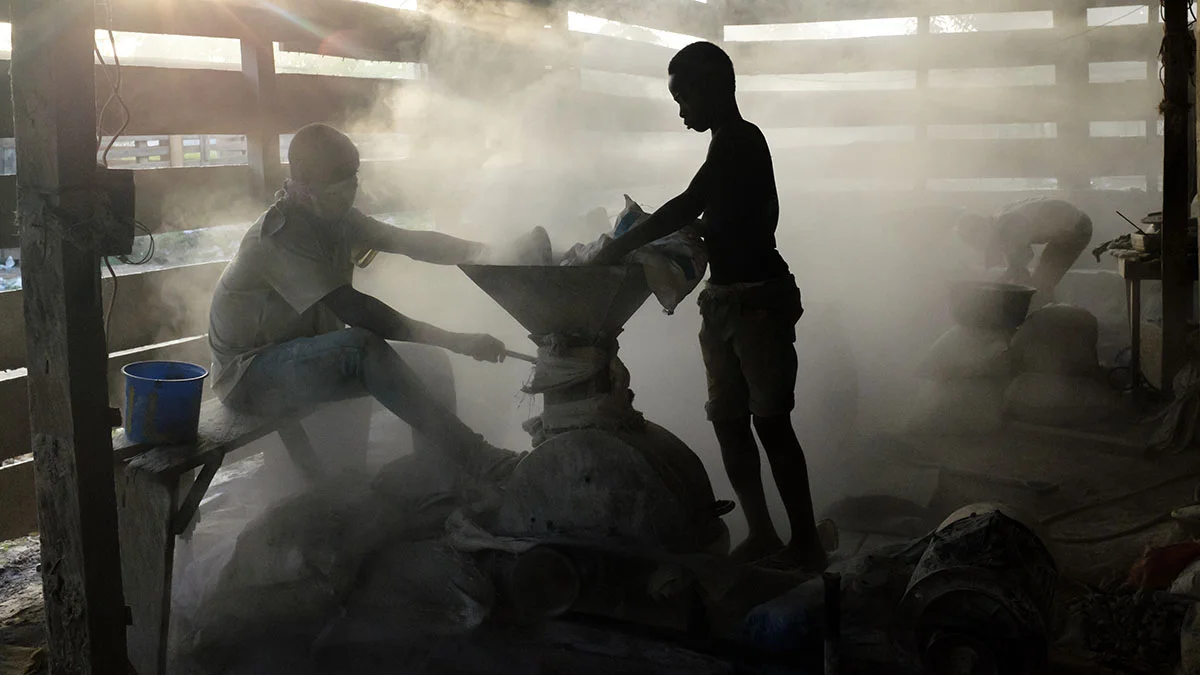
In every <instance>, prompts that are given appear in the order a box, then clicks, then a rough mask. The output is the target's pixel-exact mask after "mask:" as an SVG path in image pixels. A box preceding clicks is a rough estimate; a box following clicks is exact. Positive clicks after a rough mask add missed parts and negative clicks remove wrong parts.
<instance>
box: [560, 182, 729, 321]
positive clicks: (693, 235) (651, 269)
mask: <svg viewBox="0 0 1200 675" xmlns="http://www.w3.org/2000/svg"><path fill="white" fill-rule="evenodd" d="M649 217H650V214H649V213H646V211H645V210H643V209H642V207H641V206H639V205H638V203H637V202H635V201H633V199H632V198H630V196H629V195H625V208H624V209H622V211H621V213H620V214H618V216H617V223H616V226H615V227H614V228H613V230H612V232H610V233H606V234H603V235H600V238H598V239H597V240H596V241H593V242H591V243H589V244H576V245H575V246H573V247H571V249H570V250H568V251H567V253H566V255H565V256H564V257H563V259H562V261H561V262H560V264H562V265H581V264H586V263H587V262H588V261H590V260H591V259H592V258H594V257H595V255H596V254H597V253H598V252H599V251H600V249H602V248H604V246H605V245H607V244H608V242H610V241H612V240H613V239H615V238H619V237H620V236H621V235H623V234H625V233H626V232H628V231H629V230H630V229H632V228H634V227H636V226H637V225H638V224H640V223H642V222H643V221H645V220H646V219H647V218H649ZM627 260H629V261H630V262H635V263H638V264H640V265H641V266H642V269H643V270H644V271H645V273H646V283H647V284H648V285H649V286H650V290H651V292H653V293H654V297H655V298H656V299H657V300H658V303H659V304H660V305H662V308H663V311H664V312H666V313H667V314H673V313H674V312H675V308H676V307H678V306H679V303H681V302H683V300H684V298H686V297H687V296H688V295H690V294H691V292H692V291H694V290H695V289H696V286H698V285H699V284H700V280H701V279H703V278H704V273H705V272H706V271H707V270H708V253H707V251H706V250H705V247H704V241H703V240H702V239H701V237H700V233H699V232H698V231H697V230H696V228H695V227H693V226H688V227H685V228H683V229H681V230H679V231H678V232H676V233H674V234H671V235H668V236H666V237H663V238H662V239H658V240H656V241H653V242H651V243H649V244H646V245H645V246H643V247H641V248H639V249H638V250H636V251H634V252H633V253H631V254H630V255H629V257H628V258H627Z"/></svg>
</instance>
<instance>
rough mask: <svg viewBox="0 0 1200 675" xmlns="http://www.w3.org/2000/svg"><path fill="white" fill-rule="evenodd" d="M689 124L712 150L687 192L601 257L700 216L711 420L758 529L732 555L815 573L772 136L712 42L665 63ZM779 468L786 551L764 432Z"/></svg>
mask: <svg viewBox="0 0 1200 675" xmlns="http://www.w3.org/2000/svg"><path fill="white" fill-rule="evenodd" d="M667 72H668V75H669V87H670V90H671V95H672V96H673V97H674V98H675V101H676V102H677V103H678V104H679V116H680V117H681V118H683V123H684V125H686V126H687V128H689V129H693V130H695V131H698V132H705V131H711V132H712V141H711V142H710V143H709V147H708V156H707V158H706V159H705V161H704V165H703V166H701V167H700V170H699V171H697V172H696V176H695V177H694V178H693V179H692V182H691V184H690V185H688V187H687V190H685V191H684V192H683V194H681V195H679V196H678V197H675V198H674V199H672V200H671V201H669V202H667V203H666V204H664V205H663V206H662V208H660V209H659V210H658V211H656V212H655V213H654V214H652V215H651V216H650V217H649V218H647V219H646V220H645V221H643V222H642V223H641V224H640V225H638V226H636V227H634V228H633V229H632V230H630V231H629V232H627V233H625V234H624V235H622V236H621V237H618V238H617V239H615V240H613V241H612V242H611V243H610V244H609V245H607V246H606V247H605V248H604V249H602V250H601V251H600V252H598V253H597V255H596V258H595V259H594V260H593V262H594V263H595V264H615V263H617V262H618V261H620V260H622V259H623V258H624V257H625V256H626V255H627V254H628V253H630V252H632V251H634V250H635V249H637V248H639V247H641V246H643V245H645V244H648V243H650V242H652V241H655V240H656V239H659V238H662V237H664V236H667V235H669V234H672V233H674V232H676V231H678V230H679V229H681V228H683V227H684V226H686V225H690V224H692V223H694V222H695V220H696V218H697V217H700V216H701V214H703V219H702V220H701V224H700V228H701V234H702V235H703V237H704V241H705V243H706V245H707V247H708V256H709V263H710V270H711V276H710V277H709V282H708V285H707V286H706V287H705V289H704V291H703V292H702V293H701V294H700V309H701V314H702V316H703V319H704V324H703V327H702V328H701V331H700V347H701V351H702V352H703V354H704V365H705V368H706V370H707V373H708V404H707V406H706V408H707V412H708V417H709V419H710V420H711V421H712V423H713V428H714V430H715V431H716V435H717V440H718V442H719V443H720V445H721V457H722V459H723V460H724V463H725V470H726V471H727V472H728V473H729V480H730V482H731V483H732V484H733V489H734V491H735V492H737V495H738V499H739V500H740V501H741V504H742V508H743V509H745V513H746V520H747V523H748V525H749V528H750V536H749V538H748V539H747V540H746V541H745V542H743V543H742V544H740V545H739V546H738V547H737V548H736V549H734V551H733V555H734V556H735V557H736V558H738V559H741V560H746V561H752V560H758V559H762V558H765V557H768V556H772V557H773V561H775V562H782V563H784V564H788V565H796V566H800V567H804V568H806V569H809V570H820V569H823V568H824V567H825V564H826V557H825V552H824V550H823V548H822V547H821V543H820V540H819V537H818V535H817V529H816V524H815V523H814V517H813V508H812V495H811V493H810V490H809V483H808V468H807V465H806V463H805V460H804V453H803V451H802V449H801V448H800V442H799V441H798V440H797V439H796V433H795V431H794V430H793V429H792V422H791V411H792V410H793V408H794V407H795V389H796V371H797V358H796V349H795V340H796V333H795V325H796V322H797V321H798V320H799V319H800V315H801V314H802V313H803V306H802V304H801V300H800V291H799V290H798V289H797V287H796V281H795V278H794V277H793V276H792V275H791V273H790V272H789V269H788V265H787V263H786V262H785V261H784V259H783V257H782V256H781V255H780V254H779V251H778V249H777V248H776V245H775V228H776V226H777V225H778V222H779V197H778V194H777V193H776V188H775V173H774V168H773V167H772V164H771V152H770V149H769V148H768V147H767V140H766V138H765V137H764V136H763V133H762V131H760V130H759V128H758V127H757V126H755V125H754V124H751V123H750V122H748V121H746V120H745V119H743V118H742V115H741V113H740V111H739V110H738V105H737V99H736V96H735V94H734V90H735V86H734V72H733V62H732V61H730V59H729V56H728V55H727V54H725V52H724V51H722V50H721V48H720V47H717V46H716V45H714V44H711V43H708V42H697V43H694V44H691V45H688V46H687V47H685V48H683V49H682V50H680V52H679V53H678V54H676V55H675V58H673V59H672V60H671V63H670V65H669V66H668V68H667ZM755 431H757V433H758V440H759V441H760V442H761V443H762V446H763V450H764V451H765V452H766V454H767V459H768V460H769V461H770V464H771V471H772V473H773V474H774V477H775V483H776V485H777V486H778V487H779V492H780V494H781V496H782V498H783V503H784V507H785V509H786V510H787V515H788V520H789V522H790V523H791V528H792V538H791V542H790V543H789V544H788V545H787V546H786V547H784V545H783V543H782V542H781V541H780V539H779V536H778V534H776V532H775V527H774V524H773V523H772V522H771V517H770V515H769V514H768V511H767V503H766V497H765V496H764V494H763V484H762V479H761V477H760V475H761V474H760V469H759V455H758V446H757V445H756V444H755V442H754V432H755Z"/></svg>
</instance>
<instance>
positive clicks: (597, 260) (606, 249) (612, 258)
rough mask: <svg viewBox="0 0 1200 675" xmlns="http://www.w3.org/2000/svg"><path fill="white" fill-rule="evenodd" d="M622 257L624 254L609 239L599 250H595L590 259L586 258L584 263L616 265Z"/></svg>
mask: <svg viewBox="0 0 1200 675" xmlns="http://www.w3.org/2000/svg"><path fill="white" fill-rule="evenodd" d="M624 257H625V254H624V253H622V252H621V251H620V250H619V249H618V247H617V246H614V245H613V242H611V241H610V242H608V243H607V244H605V245H604V246H603V247H602V248H601V249H600V250H599V251H597V252H596V255H594V256H592V259H591V260H588V261H587V262H586V264H588V265H617V264H619V263H620V262H621V259H622V258H624Z"/></svg>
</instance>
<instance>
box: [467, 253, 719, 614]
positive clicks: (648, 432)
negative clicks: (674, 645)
mask: <svg viewBox="0 0 1200 675" xmlns="http://www.w3.org/2000/svg"><path fill="white" fill-rule="evenodd" d="M462 270H463V271H464V272H465V273H466V274H467V276H468V277H470V278H471V280H472V281H474V282H475V284H476V285H478V286H479V287H480V288H481V289H482V290H483V291H484V292H485V293H487V294H488V295H489V296H491V297H492V299H494V300H495V301H496V302H497V303H498V304H499V305H500V306H501V307H502V308H503V309H504V310H506V311H507V312H508V313H509V314H510V315H512V317H513V318H515V319H516V320H517V321H518V322H519V323H520V324H521V325H522V326H523V327H524V328H525V329H526V330H528V331H529V334H530V339H531V340H532V341H533V342H534V343H535V344H536V345H537V348H538V349H537V362H536V363H535V365H534V372H533V376H532V378H531V380H530V383H529V384H528V385H527V386H526V387H525V390H524V391H525V392H526V393H529V394H539V395H541V397H542V399H543V404H544V405H543V412H542V413H541V414H540V415H539V416H537V417H535V418H534V419H532V420H530V421H529V422H527V423H526V425H525V429H526V430H527V431H528V432H529V433H530V435H531V436H532V437H533V445H534V449H533V450H532V452H530V453H529V454H528V456H526V457H525V458H524V459H523V460H522V461H521V463H520V464H519V465H518V466H517V467H516V469H515V470H514V472H513V474H512V475H511V477H510V478H509V479H508V480H507V481H506V485H505V488H504V494H503V497H502V498H501V503H500V505H499V509H498V511H497V514H496V517H495V522H494V523H492V527H491V529H492V530H493V532H494V533H495V534H497V535H501V536H508V537H520V538H525V539H529V538H533V539H537V540H539V541H543V542H546V544H547V546H548V547H549V548H550V549H551V550H553V551H556V552H558V553H559V554H560V555H562V556H563V559H562V561H561V564H560V565H559V566H558V567H557V568H555V567H554V565H553V564H551V560H550V558H551V555H552V554H549V553H547V551H546V550H541V551H539V552H538V553H537V555H534V556H530V557H529V561H530V564H531V565H533V564H534V561H536V564H537V566H538V569H539V570H540V571H539V572H536V573H533V572H525V571H522V569H521V568H520V566H519V565H518V566H517V568H516V569H514V570H513V573H512V574H511V575H509V576H510V580H511V583H515V584H518V585H521V584H522V583H523V582H522V580H523V579H525V578H527V577H529V576H531V575H532V576H536V577H538V580H530V583H532V584H533V585H536V586H538V589H537V590H536V591H533V589H528V588H526V589H510V590H512V591H513V593H512V595H515V596H519V597H520V598H522V599H523V601H524V602H525V603H526V604H527V605H530V606H528V607H527V609H529V610H531V611H533V612H534V613H537V614H542V615H545V614H547V613H554V611H553V610H554V609H556V608H563V609H565V606H566V605H570V604H576V603H574V600H577V599H585V598H586V595H587V594H588V593H587V589H588V587H589V585H590V586H592V587H597V586H602V585H603V583H602V582H603V579H601V578H599V577H603V576H610V577H611V576H613V574H614V571H613V569H612V568H611V564H613V560H614V559H613V557H612V556H605V555H604V552H609V553H611V552H613V551H625V552H629V554H628V555H626V556H624V557H625V558H627V560H626V561H625V562H626V563H628V562H629V560H628V558H645V559H647V560H650V559H654V558H655V557H656V556H660V555H687V554H694V553H703V552H709V553H725V552H726V551H727V550H728V545H729V532H728V529H727V528H726V526H725V524H724V522H723V521H722V520H721V516H722V515H724V514H725V513H728V512H729V511H730V510H731V509H732V508H733V504H732V503H731V502H719V501H717V500H715V499H714V496H713V490H712V484H711V483H710V481H709V477H708V474H707V472H706V471H705V469H704V465H703V463H702V462H701V461H700V459H699V457H697V456H696V454H695V453H693V452H692V451H691V449H689V448H688V447H687V445H685V444H684V443H683V442H682V441H681V440H679V439H678V438H677V437H676V436H674V435H673V434H672V433H671V432H669V431H667V430H666V429H664V428H662V427H661V426H658V425H656V424H654V423H653V422H650V421H647V420H645V419H644V418H643V417H642V415H641V414H640V413H638V412H637V411H636V410H634V409H633V406H632V399H633V393H632V392H631V391H630V390H629V373H628V371H627V370H626V369H625V367H624V365H623V364H622V363H621V361H620V359H619V358H618V356H617V350H618V344H617V337H618V335H619V334H620V333H621V329H622V326H624V325H625V323H626V322H627V321H628V320H629V319H630V317H632V316H633V314H634V313H635V312H636V311H637V310H638V308H640V307H641V306H642V304H643V303H644V302H645V301H646V300H647V298H649V296H650V289H649V287H648V286H647V284H646V280H645V276H644V274H643V272H642V268H641V266H638V265H631V266H614V267H592V266H587V267H565V266H564V267H559V266H518V265H511V266H510V265H504V266H501V265H464V266H462ZM617 557H622V556H617ZM567 559H569V561H570V562H569V564H568V563H567ZM602 559H607V561H608V563H609V564H610V567H609V574H607V575H606V574H604V573H603V572H601V571H600V570H599V569H598V566H602V565H600V563H601V560H602ZM568 567H569V568H570V569H567V568H568ZM632 567H633V568H637V567H639V566H638V565H637V564H636V563H634V564H633V565H632ZM552 568H555V569H559V572H558V573H557V576H558V577H560V578H564V579H565V581H564V582H563V584H562V585H561V589H560V592H559V595H558V596H557V597H549V596H550V595H551V594H552V590H551V589H549V588H546V584H545V583H544V580H545V577H546V574H547V573H546V570H547V569H552ZM641 568H642V569H641V571H642V572H644V573H645V574H646V575H647V577H649V576H653V575H654V574H655V566H654V565H652V564H647V565H642V566H641ZM621 569H622V571H620V572H618V573H615V574H616V575H617V576H619V577H621V582H622V583H621V584H620V585H622V586H623V587H626V588H628V587H629V583H628V582H629V581H630V580H631V577H632V576H637V575H638V574H639V572H638V571H636V570H633V569H631V568H630V567H629V566H624V567H622V568H621ZM581 586H582V591H581V590H580V587H581ZM580 592H581V593H582V596H583V597H581V596H580V595H578V594H579V593H580ZM602 594H603V592H602ZM531 595H536V596H538V599H537V600H535V599H533V598H532V597H531Z"/></svg>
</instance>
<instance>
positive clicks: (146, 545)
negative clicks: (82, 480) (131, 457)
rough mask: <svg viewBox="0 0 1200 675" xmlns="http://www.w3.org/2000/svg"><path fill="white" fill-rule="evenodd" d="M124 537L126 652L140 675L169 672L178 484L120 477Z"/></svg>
mask: <svg viewBox="0 0 1200 675" xmlns="http://www.w3.org/2000/svg"><path fill="white" fill-rule="evenodd" d="M116 491H117V498H118V516H119V518H118V520H119V522H120V536H121V578H122V581H123V583H124V586H125V600H126V602H127V603H128V604H129V608H130V613H131V614H132V616H133V623H132V624H131V625H130V627H129V632H128V636H127V638H126V639H127V646H128V650H129V663H130V664H131V665H132V666H133V669H134V672H136V673H138V674H139V675H163V673H165V672H166V666H167V663H166V656H167V637H168V628H169V625H170V616H171V580H172V576H173V575H172V571H173V567H174V558H175V535H174V533H172V532H171V517H172V516H173V515H174V513H175V506H176V504H177V503H178V501H179V498H178V493H179V481H178V480H171V481H164V480H162V479H161V478H160V477H158V476H155V475H153V474H149V473H146V472H144V471H138V470H137V469H132V468H125V469H124V470H123V471H121V472H120V474H119V475H118V476H117V477H116Z"/></svg>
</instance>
